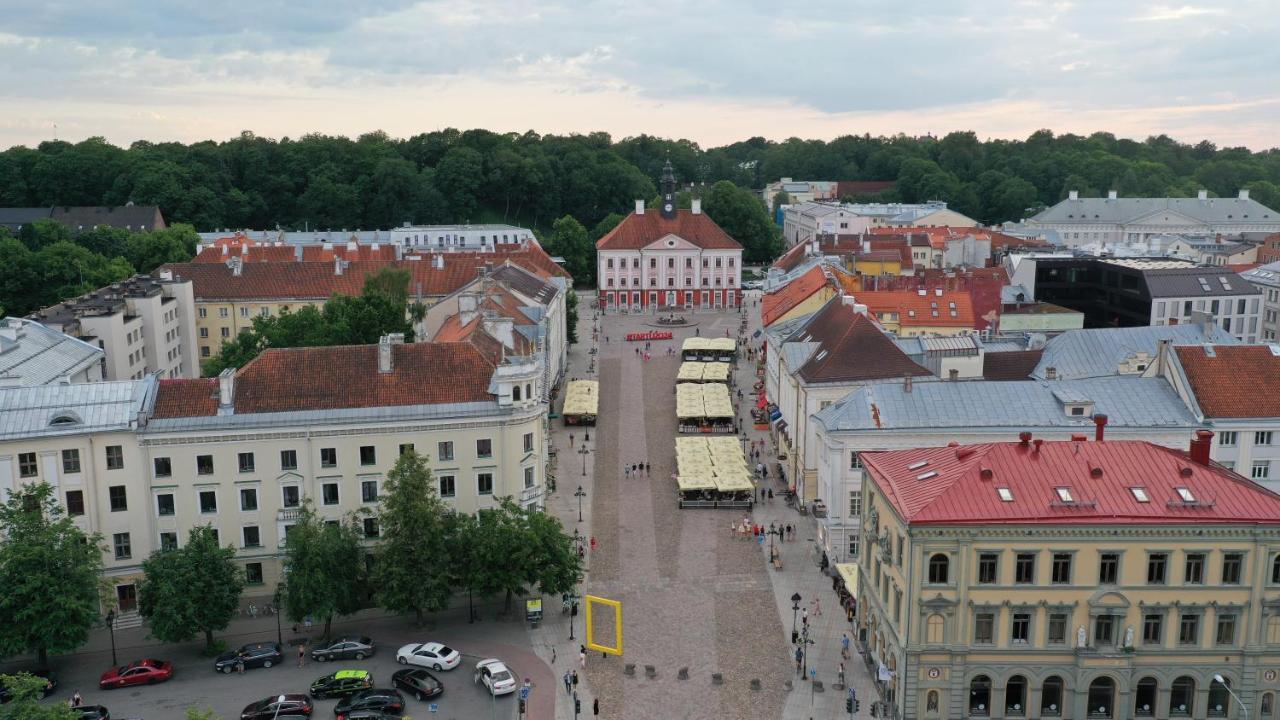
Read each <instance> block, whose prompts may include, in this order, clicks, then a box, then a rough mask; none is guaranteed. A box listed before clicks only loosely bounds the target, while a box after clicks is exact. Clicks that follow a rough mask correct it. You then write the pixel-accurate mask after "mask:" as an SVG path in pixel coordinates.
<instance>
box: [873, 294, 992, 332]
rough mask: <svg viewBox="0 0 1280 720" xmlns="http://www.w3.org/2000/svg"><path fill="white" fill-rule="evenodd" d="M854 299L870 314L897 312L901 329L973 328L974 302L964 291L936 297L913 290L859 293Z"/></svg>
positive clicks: (936, 295)
mask: <svg viewBox="0 0 1280 720" xmlns="http://www.w3.org/2000/svg"><path fill="white" fill-rule="evenodd" d="M854 297H855V299H856V300H857V302H859V303H861V304H863V305H866V306H867V310H868V311H870V312H871V314H873V315H877V316H878V315H879V314H880V313H888V312H896V313H898V324H899V325H901V326H902V327H913V326H921V325H928V326H946V327H965V328H971V327H973V320H974V318H973V301H972V299H971V298H970V297H969V293H968V292H967V291H954V290H953V291H950V292H947V291H943V293H942V294H941V295H938V294H936V293H935V292H934V291H932V290H927V291H925V294H924V295H921V294H920V293H919V292H917V291H913V290H880V291H873V292H860V293H857V294H855V295H854ZM951 303H955V313H956V314H955V316H954V317H953V316H952V315H951ZM935 313H936V314H935Z"/></svg>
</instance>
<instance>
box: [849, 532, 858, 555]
mask: <svg viewBox="0 0 1280 720" xmlns="http://www.w3.org/2000/svg"><path fill="white" fill-rule="evenodd" d="M857 557H858V536H857V535H850V536H849V558H850V559H855V560H856V559H857Z"/></svg>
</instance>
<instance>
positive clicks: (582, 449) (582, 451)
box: [578, 440, 591, 477]
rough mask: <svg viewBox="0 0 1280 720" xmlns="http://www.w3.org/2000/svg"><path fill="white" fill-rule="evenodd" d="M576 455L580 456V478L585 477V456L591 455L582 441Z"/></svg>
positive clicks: (585, 443)
mask: <svg viewBox="0 0 1280 720" xmlns="http://www.w3.org/2000/svg"><path fill="white" fill-rule="evenodd" d="M578 454H579V455H581V456H582V477H586V476H587V456H588V455H590V454H591V450H589V449H588V448H587V442H586V441H585V440H584V441H582V445H581V446H580V447H579V448H578Z"/></svg>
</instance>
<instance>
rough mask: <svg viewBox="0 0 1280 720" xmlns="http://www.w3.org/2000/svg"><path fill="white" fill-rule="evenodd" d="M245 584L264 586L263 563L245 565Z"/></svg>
mask: <svg viewBox="0 0 1280 720" xmlns="http://www.w3.org/2000/svg"><path fill="white" fill-rule="evenodd" d="M244 583H245V584H246V585H261V584H262V563H256V562H251V563H245V564H244Z"/></svg>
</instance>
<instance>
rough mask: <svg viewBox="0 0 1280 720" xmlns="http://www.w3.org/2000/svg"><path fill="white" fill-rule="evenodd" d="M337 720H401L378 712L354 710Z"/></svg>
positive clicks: (389, 714)
mask: <svg viewBox="0 0 1280 720" xmlns="http://www.w3.org/2000/svg"><path fill="white" fill-rule="evenodd" d="M337 720H400V715H398V714H396V715H393V714H391V713H384V712H379V711H377V710H353V711H351V712H349V713H347V714H346V715H339V716H338V718H337Z"/></svg>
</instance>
